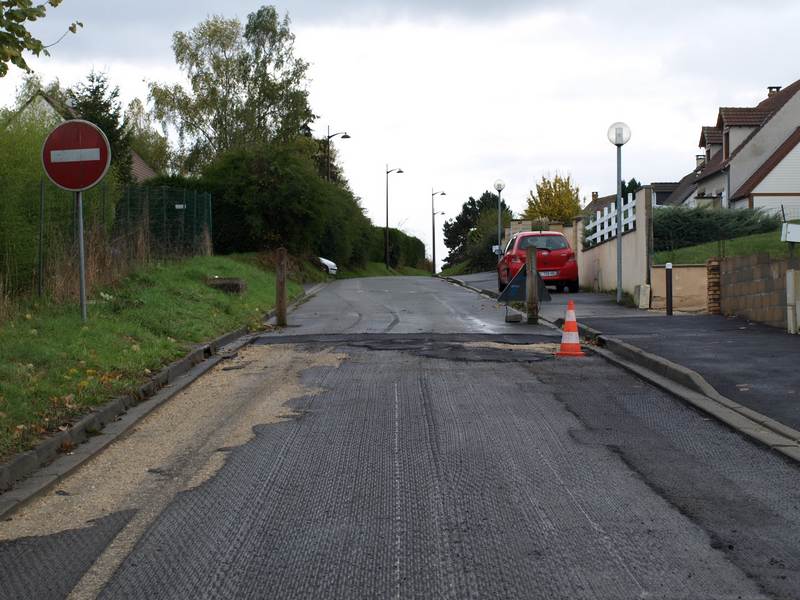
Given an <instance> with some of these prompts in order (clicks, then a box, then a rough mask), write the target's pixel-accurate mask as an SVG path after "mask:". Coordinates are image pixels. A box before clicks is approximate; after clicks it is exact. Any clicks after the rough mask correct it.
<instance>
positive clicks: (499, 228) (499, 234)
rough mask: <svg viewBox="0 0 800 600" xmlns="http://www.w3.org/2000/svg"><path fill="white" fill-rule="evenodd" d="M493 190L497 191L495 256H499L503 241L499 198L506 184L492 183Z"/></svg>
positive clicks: (501, 181) (500, 181) (500, 182)
mask: <svg viewBox="0 0 800 600" xmlns="http://www.w3.org/2000/svg"><path fill="white" fill-rule="evenodd" d="M494 189H495V190H497V256H500V255H501V254H502V253H503V249H502V248H501V247H500V243H501V241H502V239H503V211H502V210H501V206H502V204H501V202H500V197H501V196H502V195H503V190H504V189H506V182H505V181H503V180H502V179H498V180H497V181H495V182H494Z"/></svg>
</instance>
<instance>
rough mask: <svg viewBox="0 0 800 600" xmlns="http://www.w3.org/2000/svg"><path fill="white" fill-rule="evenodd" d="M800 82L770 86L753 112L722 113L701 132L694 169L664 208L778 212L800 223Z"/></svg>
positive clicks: (737, 109) (732, 110)
mask: <svg viewBox="0 0 800 600" xmlns="http://www.w3.org/2000/svg"><path fill="white" fill-rule="evenodd" d="M799 144H800V80H798V81H795V82H794V83H792V84H791V85H789V86H787V87H785V88H781V87H779V86H771V87H769V88H768V93H767V97H766V98H765V99H764V100H762V101H761V102H760V103H759V104H758V105H756V106H753V107H727V106H723V107H720V108H719V110H718V112H717V121H716V124H714V125H707V126H703V127H701V130H700V141H699V144H698V145H699V148H700V149H701V150H702V153H701V154H698V155H697V157H696V167H695V169H694V170H693V171H692V172H690V173H688V174H687V175H686V176H685V177H684V178H683V179H682V180H681V181H680V182H678V184H677V187H676V188H675V190H674V191H673V192H672V193H671V194H670V196H669V197H668V198H667V200H666V202H665V203H666V204H671V205H685V206H715V207H720V208H747V207H749V208H762V209H764V210H766V211H768V212H780V210H781V207H784V208H785V209H786V211H787V212H788V213H789V214H791V215H793V216H797V217H800V145H799Z"/></svg>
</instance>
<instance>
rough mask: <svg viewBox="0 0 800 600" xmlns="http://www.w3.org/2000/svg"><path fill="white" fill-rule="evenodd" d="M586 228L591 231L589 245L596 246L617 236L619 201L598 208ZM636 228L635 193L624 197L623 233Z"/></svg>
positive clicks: (587, 239)
mask: <svg viewBox="0 0 800 600" xmlns="http://www.w3.org/2000/svg"><path fill="white" fill-rule="evenodd" d="M586 229H587V230H588V231H590V232H591V234H590V235H587V236H586V244H587V245H588V246H596V245H597V244H601V243H603V242H605V241H607V240H610V239H613V238H615V237H617V203H616V201H615V202H613V203H611V204H609V205H607V206H605V207H604V208H603V210H598V211H597V212H596V213H595V214H594V215H592V216H591V217H589V220H588V222H587V223H586ZM634 229H636V201H635V200H634V199H633V194H628V197H627V198H623V199H622V233H626V232H628V231H633V230H634Z"/></svg>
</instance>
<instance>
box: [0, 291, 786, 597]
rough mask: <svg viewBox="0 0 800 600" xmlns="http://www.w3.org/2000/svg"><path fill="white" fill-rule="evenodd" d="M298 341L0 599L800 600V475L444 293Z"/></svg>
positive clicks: (142, 433) (120, 480)
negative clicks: (799, 598) (799, 599)
mask: <svg viewBox="0 0 800 600" xmlns="http://www.w3.org/2000/svg"><path fill="white" fill-rule="evenodd" d="M290 322H291V324H292V325H294V326H293V327H289V328H287V329H285V330H283V331H281V332H277V333H275V334H269V335H264V336H262V337H261V338H260V339H259V340H258V342H257V344H256V345H254V346H252V347H250V348H246V349H244V350H243V351H241V352H240V354H239V356H238V357H236V358H235V359H233V360H231V361H226V362H225V363H222V364H221V365H220V366H219V367H217V368H216V369H215V370H214V371H213V372H211V373H210V374H209V375H207V376H206V377H204V378H202V379H201V380H200V381H198V382H197V384H195V385H194V386H192V388H190V389H189V390H187V392H184V394H181V396H179V397H177V398H175V399H174V400H172V401H171V402H169V403H167V404H166V405H165V406H164V407H162V408H161V409H159V410H158V411H156V412H154V413H153V414H151V415H150V417H148V418H147V419H145V420H144V421H143V422H142V423H141V424H139V426H137V428H136V431H134V432H133V433H132V434H131V435H130V436H128V437H127V438H125V439H124V440H121V441H120V442H118V443H116V444H114V445H113V446H112V447H111V448H109V449H108V450H107V451H106V452H105V453H103V454H102V455H101V456H100V457H98V458H97V459H95V461H93V462H92V463H90V464H89V465H87V466H86V467H84V468H83V469H81V470H79V471H78V472H77V473H75V474H74V475H73V476H71V477H69V478H68V479H67V480H65V481H64V482H63V483H62V484H61V485H60V486H59V488H58V490H57V491H56V492H54V493H52V494H50V495H48V496H46V497H44V498H41V499H39V500H37V501H35V502H33V503H32V504H30V505H29V506H28V507H26V508H25V509H24V510H22V511H21V512H19V513H18V514H17V515H15V516H14V518H13V519H12V520H11V521H10V522H6V523H2V524H0V539H1V540H4V541H1V542H0V597H4V598H6V597H7V598H61V597H65V596H70V595H71V596H70V597H72V598H88V597H95V596H97V595H98V594H99V596H100V597H102V598H148V599H149V598H187V599H188V598H192V599H194V598H366V597H369V598H542V599H548V600H549V599H555V598H564V599H570V600H572V599H582V598H587V599H599V598H602V599H614V600H618V599H626V598H663V599H677V598H685V599H692V600H696V599H711V598H726V599H727V598H731V599H732V598H748V599H750V598H787V599H788V598H797V595H798V593H797V590H798V589H800V486H798V485H797V483H798V481H800V469H798V467H797V466H796V465H795V464H794V463H790V462H789V461H787V460H785V459H784V458H782V457H781V456H780V455H778V454H776V453H773V452H771V451H769V450H767V449H765V448H762V447H760V446H757V445H755V444H754V443H752V442H750V441H748V440H747V439H744V438H743V437H742V436H740V435H739V434H737V433H734V432H732V431H730V430H728V429H727V428H725V427H724V426H722V425H720V424H718V423H717V422H716V421H713V420H710V419H708V418H707V417H705V416H703V415H702V414H700V413H698V412H696V411H694V410H692V409H690V408H687V407H686V406H684V405H683V404H681V403H680V402H678V401H676V400H674V399H673V398H671V397H670V396H667V395H665V394H663V393H661V392H660V391H658V390H655V389H654V388H652V387H650V386H649V385H647V384H646V383H644V382H642V381H640V380H638V379H636V378H634V377H632V376H630V375H628V374H627V373H625V372H622V371H620V370H618V369H616V368H614V367H612V366H611V365H609V364H608V363H606V362H605V361H603V360H602V359H600V358H599V357H597V356H589V357H587V358H585V359H579V360H565V359H554V358H553V355H552V351H553V348H554V343H556V342H557V341H558V337H557V336H554V335H553V334H552V332H551V331H550V330H547V329H545V328H540V327H529V326H527V325H520V324H517V325H507V324H505V323H504V322H503V311H502V309H500V308H499V307H497V306H496V305H494V304H493V303H491V302H489V301H487V300H485V299H483V298H481V297H480V296H478V295H477V294H474V293H472V292H469V291H467V290H464V289H462V288H458V287H456V286H452V285H449V284H446V283H444V282H442V281H437V280H431V279H426V278H403V279H400V278H397V279H374V280H350V281H341V282H335V283H334V284H332V285H330V286H329V287H328V288H326V289H325V290H323V291H322V292H321V293H320V294H319V295H318V296H317V297H316V298H314V299H312V300H311V301H309V302H308V303H306V304H305V305H303V306H302V307H300V309H299V310H298V311H297V312H296V313H294V314H293V315H291V318H290ZM251 427H252V431H251ZM58 492H62V494H59V493H58Z"/></svg>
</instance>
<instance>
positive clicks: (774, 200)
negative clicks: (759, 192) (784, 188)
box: [753, 194, 800, 220]
mask: <svg viewBox="0 0 800 600" xmlns="http://www.w3.org/2000/svg"><path fill="white" fill-rule="evenodd" d="M781 205H783V209H784V211H785V212H786V218H787V219H790V220H794V219H800V194H795V195H793V196H755V195H754V196H753V208H761V209H763V210H764V212H768V213H770V214H778V215H779V214H781Z"/></svg>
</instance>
